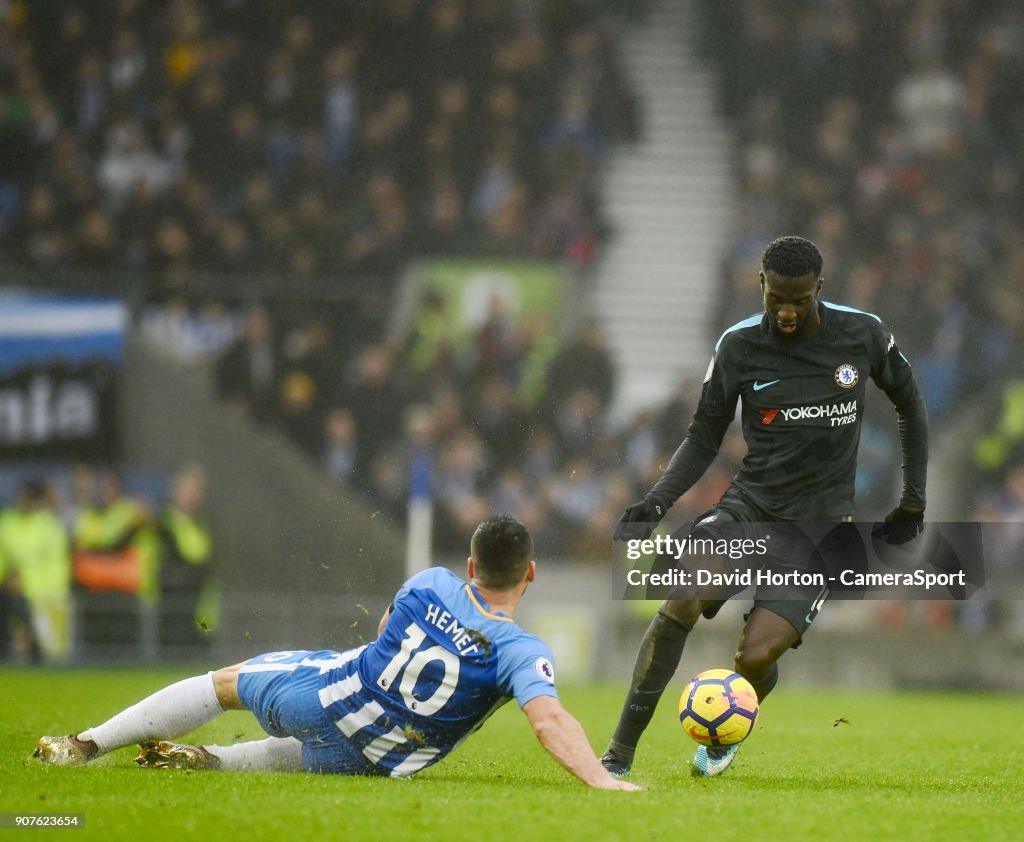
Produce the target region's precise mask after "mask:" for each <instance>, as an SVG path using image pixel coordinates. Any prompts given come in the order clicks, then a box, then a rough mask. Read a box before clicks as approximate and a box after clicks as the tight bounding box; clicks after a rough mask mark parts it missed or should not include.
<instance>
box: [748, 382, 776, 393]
mask: <svg viewBox="0 0 1024 842" xmlns="http://www.w3.org/2000/svg"><path fill="white" fill-rule="evenodd" d="M779 382H780V381H779V380H769V381H768V382H767V383H758V382H757V381H756V380H755V381H754V391H755V392H760V391H761V390H762V389H767V388H768V387H769V386H774V385H775V384H776V383H779Z"/></svg>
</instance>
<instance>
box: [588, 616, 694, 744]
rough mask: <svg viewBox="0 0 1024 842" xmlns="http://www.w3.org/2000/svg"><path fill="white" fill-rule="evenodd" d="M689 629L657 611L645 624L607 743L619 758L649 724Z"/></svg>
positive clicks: (675, 666) (680, 654) (672, 674)
mask: <svg viewBox="0 0 1024 842" xmlns="http://www.w3.org/2000/svg"><path fill="white" fill-rule="evenodd" d="M690 631H691V629H690V628H688V627H686V626H684V625H682V624H681V623H678V622H676V621H675V620H673V619H672V618H670V617H666V616H665V615H664V614H660V613H659V614H658V615H657V616H656V617H655V618H654V619H653V620H652V621H651V624H650V625H649V626H648V627H647V632H646V633H645V634H644V639H643V641H642V642H641V643H640V651H639V652H637V655H636V663H635V664H634V665H633V682H632V684H631V685H630V687H629V693H628V694H627V695H626V703H625V704H624V705H623V706H622V713H621V714H619V724H618V725H617V726H616V727H615V733H614V734H613V735H612V739H611V742H610V743H609V745H608V748H609V749H610V750H611V751H613V752H614V753H615V754H616V756H618V757H619V758H621V759H623V760H627V761H631V760H632V759H633V754H634V752H635V751H636V744H637V743H638V742H639V741H640V735H641V734H643V732H644V731H645V730H646V728H647V726H648V724H650V721H651V717H653V716H654V710H655V708H656V707H657V706H658V700H659V699H661V694H662V693H664V692H665V688H666V687H667V686H668V683H669V682H670V681H671V680H672V676H674V675H675V673H676V668H677V667H678V666H679V659H680V658H681V657H682V655H683V647H684V646H685V645H686V636H687V635H688V634H689V633H690Z"/></svg>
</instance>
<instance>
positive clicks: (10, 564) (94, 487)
mask: <svg viewBox="0 0 1024 842" xmlns="http://www.w3.org/2000/svg"><path fill="white" fill-rule="evenodd" d="M3 479H4V485H6V486H9V487H11V493H10V497H11V499H9V500H6V501H5V503H7V505H6V506H5V507H3V508H0V661H5V660H9V661H14V662H21V663H34V662H38V661H41V660H47V661H52V662H61V661H66V660H68V659H69V658H71V657H76V658H79V659H81V658H88V657H89V655H90V651H89V650H90V647H92V646H94V645H97V644H102V645H109V644H113V645H116V646H121V647H130V646H133V645H136V644H137V642H138V640H139V639H140V637H141V636H142V634H141V632H140V618H141V617H142V614H143V611H142V610H141V609H142V608H143V607H144V606H145V607H149V608H150V609H152V610H151V613H152V616H153V617H154V618H155V623H154V631H155V635H154V643H155V645H156V646H158V647H160V651H163V652H165V653H167V652H174V653H175V654H177V655H179V656H180V654H181V647H187V648H190V649H193V650H194V649H195V647H197V646H201V645H202V644H204V643H205V641H206V639H207V635H208V633H209V632H210V631H212V629H213V628H214V627H215V626H216V624H217V616H218V601H217V593H216V580H215V578H214V567H213V560H214V556H213V545H212V541H211V537H210V533H209V531H208V530H207V527H206V525H205V524H204V522H203V519H202V511H201V510H202V504H203V499H204V495H205V487H206V476H205V472H204V471H203V469H202V468H201V467H200V466H198V465H195V464H191V465H186V466H184V467H183V468H181V470H179V471H178V472H177V473H175V474H174V476H172V477H170V478H169V479H168V478H164V477H159V478H156V479H155V480H153V479H152V478H150V480H149V481H148V482H146V481H142V482H140V481H138V480H137V481H136V483H135V485H136V489H135V490H133V491H128V490H126V488H125V485H124V484H123V483H122V478H121V475H120V474H119V473H118V472H116V471H113V470H95V469H93V468H91V467H89V466H85V465H79V466H77V467H76V468H75V469H74V470H72V471H65V470H53V471H50V472H48V473H46V474H45V475H41V476H39V477H32V478H27V479H26V478H25V477H24V476H20V477H18V476H16V475H15V474H7V473H5V474H4V476H3ZM94 593H95V594H103V595H104V599H103V600H102V601H101V602H99V603H97V604H96V605H93V604H92V603H90V600H89V598H88V597H89V595H90V594H94ZM152 654H155V652H154V653H152Z"/></svg>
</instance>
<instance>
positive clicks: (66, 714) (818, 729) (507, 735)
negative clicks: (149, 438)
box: [0, 670, 1024, 842]
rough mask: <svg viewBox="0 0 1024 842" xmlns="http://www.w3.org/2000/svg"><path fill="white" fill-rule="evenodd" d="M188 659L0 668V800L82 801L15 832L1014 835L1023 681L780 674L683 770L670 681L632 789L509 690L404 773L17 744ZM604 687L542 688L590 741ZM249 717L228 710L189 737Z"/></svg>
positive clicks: (614, 709)
mask: <svg viewBox="0 0 1024 842" xmlns="http://www.w3.org/2000/svg"><path fill="white" fill-rule="evenodd" d="M188 674H189V672H188V671H182V670H177V671H167V670H164V671H148V670H147V671H141V670H139V671H135V670H123V671H118V670H106V671H79V670H68V671H27V670H26V671H20V670H7V671H0V688H2V690H0V697H2V699H3V702H2V706H0V710H2V711H3V717H2V730H0V733H2V739H0V812H4V813H72V812H73V813H82V814H84V816H85V826H84V828H80V829H63V830H26V831H23V832H24V833H25V834H28V835H30V836H31V835H39V834H45V835H52V834H58V833H59V834H63V835H64V836H65V837H66V838H68V839H85V838H95V839H111V840H114V839H132V840H136V841H137V840H154V839H175V840H181V839H187V838H204V837H205V838H208V839H220V838H229V839H239V840H241V839H245V840H255V839H274V840H279V842H284V840H291V839H314V838H324V839H346V840H364V839H365V840H383V839H396V840H402V839H423V840H427V839H431V840H444V842H454V840H463V839H481V840H488V842H494V840H506V839H508V840H516V842H530V841H531V840H558V842H572V840H577V839H578V840H588V842H589V840H608V839H625V840H632V842H644V840H652V839H665V840H686V839H699V840H713V841H714V842H717V840H731V839H737V840H751V841H752V840H765V839H768V840H772V839H801V840H817V839H826V840H846V839H848V840H866V839H901V840H907V839H922V840H946V839H948V840H972V839H979V840H980V839H984V840H997V839H1018V840H1019V839H1022V838H1024V725H1022V714H1024V699H1021V698H1020V697H1014V696H1008V695H1006V696H1001V695H997V694H991V693H987V692H979V693H957V694H938V693H900V694H886V693H869V692H847V691H834V690H827V691H826V690H802V689H785V688H780V689H779V690H778V691H776V693H775V694H773V695H772V697H771V699H770V700H769V701H768V702H767V703H766V704H765V706H764V707H763V709H762V712H761V721H760V723H759V724H758V727H757V729H756V731H755V732H754V734H753V736H752V737H751V738H750V739H749V741H748V742H747V744H746V745H745V746H744V747H743V750H742V751H741V752H740V754H739V757H738V758H737V761H736V764H735V765H734V767H733V769H731V770H730V771H729V773H728V774H727V775H725V776H724V777H722V778H719V779H715V780H697V779H693V778H691V777H690V774H689V769H688V763H689V759H690V757H691V756H692V753H693V749H694V745H693V743H691V742H690V741H689V740H688V739H687V738H686V737H685V735H684V734H683V733H682V730H681V729H680V728H679V726H678V723H677V722H676V719H675V701H676V700H675V698H674V696H675V692H674V691H673V692H672V693H670V694H669V695H671V696H672V697H673V698H668V696H667V697H666V699H665V702H664V704H663V705H662V708H661V709H660V710H659V711H658V716H657V717H656V719H655V721H654V724H653V725H652V726H651V729H650V731H648V734H647V735H646V737H645V740H644V742H643V743H642V745H641V752H640V754H639V757H638V763H637V765H636V768H635V771H634V776H633V780H634V781H635V782H636V783H637V784H639V785H641V786H643V787H644V791H643V792H641V793H634V794H630V793H614V792H596V791H592V790H588V789H586V788H585V787H583V786H582V785H581V784H579V783H577V782H576V781H575V780H574V779H572V778H570V777H569V776H568V775H567V774H566V773H564V772H563V771H562V770H561V769H560V768H558V767H557V766H556V765H555V763H554V762H553V761H552V760H550V759H549V758H548V757H547V755H546V754H545V753H544V751H543V750H542V749H541V748H540V746H539V745H538V744H537V742H536V740H535V739H534V738H533V735H532V734H531V732H530V730H529V726H528V725H527V723H526V720H525V717H523V716H522V715H521V714H520V713H519V711H518V710H517V709H516V706H515V705H514V703H511V704H509V705H507V706H506V707H505V708H503V709H502V710H500V711H499V712H498V713H497V714H496V715H495V716H494V717H493V718H492V719H491V720H490V721H489V722H488V723H487V724H486V725H485V726H484V728H483V729H482V730H481V731H480V732H478V733H477V734H476V735H474V736H473V737H472V738H470V739H469V740H468V741H467V743H466V744H465V745H464V746H463V747H462V748H461V749H460V750H459V751H457V752H456V753H455V754H453V755H452V756H451V757H450V758H449V759H448V760H446V761H443V762H442V763H440V764H439V765H437V766H435V767H434V768H432V769H429V770H427V771H425V772H423V773H422V774H421V775H419V776H418V777H416V778H415V779H413V780H411V781H392V780H387V779H358V778H342V777H330V776H316V775H306V774H281V773H259V774H253V773H226V772H205V773H203V772H186V771H175V770H145V769H139V768H136V767H135V766H134V764H133V763H132V757H133V756H134V753H133V752H132V750H131V749H123V750H121V751H119V752H115V753H114V754H112V755H109V756H107V757H105V758H103V759H101V760H100V761H98V762H96V763H94V764H92V765H90V766H88V767H86V768H77V769H65V768H53V767H44V766H41V765H39V764H38V763H37V762H36V761H34V760H32V759H31V757H30V755H31V752H32V748H33V745H34V743H35V740H36V739H37V738H38V737H39V736H40V735H42V734H57V733H66V732H68V731H70V730H77V729H82V728H85V727H86V726H88V725H92V724H96V723H98V722H100V721H102V720H103V719H105V718H106V717H107V716H109V715H110V714H112V713H114V712H116V711H117V710H119V709H120V708H122V707H124V706H126V705H127V704H129V703H131V702H134V701H136V700H138V699H139V698H141V697H143V696H144V695H146V694H148V693H150V692H152V691H153V690H156V689H158V688H159V687H161V686H163V685H164V684H167V683H169V682H171V681H174V680H177V679H178V678H182V677H186V676H187V675H188ZM679 689H681V683H680V688H679ZM623 690H624V688H623V687H622V686H618V685H611V686H609V685H602V686H588V687H582V686H577V687H566V688H564V689H563V690H562V693H561V695H562V699H563V701H564V703H565V704H566V707H568V708H569V709H570V710H571V711H572V712H573V713H574V714H576V716H577V717H578V718H579V719H580V720H581V722H582V723H583V725H584V727H585V728H586V729H587V732H588V734H589V735H590V737H591V739H592V741H593V743H594V745H595V747H597V748H600V747H603V745H604V742H605V740H606V739H607V737H608V735H609V733H610V730H611V728H612V726H613V725H614V721H615V717H616V715H617V713H618V708H619V704H620V703H621V698H622V692H623ZM261 734H262V732H261V731H260V730H259V728H258V726H257V725H256V724H255V720H253V719H252V717H251V716H249V715H248V714H245V713H231V714H226V715H225V716H223V717H221V718H220V719H218V720H217V721H215V722H213V723H211V724H210V725H207V726H206V727H205V728H203V729H202V730H201V731H200V732H198V739H199V740H206V741H208V742H214V741H220V742H224V741H231V740H234V739H249V738H259V737H260V736H261ZM12 838H22V837H21V836H20V835H16V834H15V835H12Z"/></svg>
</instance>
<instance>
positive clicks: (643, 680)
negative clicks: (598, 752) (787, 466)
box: [601, 498, 755, 775]
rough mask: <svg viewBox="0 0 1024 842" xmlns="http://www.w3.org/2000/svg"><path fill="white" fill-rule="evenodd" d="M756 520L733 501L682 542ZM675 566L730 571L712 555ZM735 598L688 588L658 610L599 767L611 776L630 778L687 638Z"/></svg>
mask: <svg viewBox="0 0 1024 842" xmlns="http://www.w3.org/2000/svg"><path fill="white" fill-rule="evenodd" d="M723 499H724V498H723ZM734 508H735V510H734ZM754 519H755V515H754V514H752V513H749V512H746V511H745V510H744V509H743V507H742V504H739V505H737V504H736V503H735V501H731V502H730V504H729V505H728V506H722V505H718V506H716V507H715V508H713V509H711V510H710V511H708V512H705V513H704V514H703V515H701V516H700V517H698V518H697V520H696V521H695V523H694V526H693V530H692V531H691V532H689V534H686V533H683V534H682V537H688V538H694V539H703V538H711V539H712V540H713V539H715V538H716V537H720V536H721V535H722V534H730V535H731V534H733V530H735V529H736V528H737V527H738V524H739V523H740V522H744V521H748V520H754ZM723 531H724V532H723ZM676 537H677V535H673V538H676ZM677 563H678V565H679V566H680V567H683V568H687V567H690V568H692V569H697V568H702V569H705V570H708V569H716V568H720V569H721V571H722V572H724V571H726V570H727V559H725V558H724V557H721V558H720V557H716V556H713V555H712V556H707V555H701V554H697V555H694V556H687V557H684V558H682V559H678V560H677ZM694 565H696V567H694ZM734 592H735V591H729V590H728V589H725V590H724V591H723V590H716V591H712V590H710V589H708V588H697V587H690V588H687V589H685V590H684V591H677V594H678V595H679V597H680V598H677V599H668V600H666V601H665V602H664V603H663V604H662V606H661V608H659V609H658V613H657V615H656V616H655V618H654V619H653V620H652V621H651V624H650V626H648V627H647V631H646V632H645V634H644V637H643V640H642V641H641V643H640V650H639V651H638V652H637V656H636V661H635V662H634V665H633V676H632V680H631V682H630V686H629V691H628V692H627V694H626V700H625V702H624V704H623V706H622V712H621V713H620V714H619V722H618V724H617V725H616V726H615V732H614V733H613V734H612V738H611V740H610V741H609V743H608V749H607V750H606V751H605V753H604V754H603V755H602V756H601V762H602V763H603V764H604V767H605V768H606V769H607V770H608V771H609V772H610V773H611V774H613V775H626V774H627V773H628V772H629V769H630V767H631V766H632V763H633V756H634V755H635V754H636V747H637V744H638V743H639V742H640V737H641V735H642V734H643V733H644V731H645V730H647V726H648V725H649V724H650V722H651V719H652V718H653V717H654V711H655V709H656V708H657V705H658V702H659V701H660V700H661V697H662V695H663V694H664V692H665V688H666V687H668V684H669V682H670V681H671V680H672V677H673V676H674V675H675V673H676V669H677V668H678V667H679V661H680V660H681V659H682V656H683V649H684V648H685V646H686V638H687V636H688V635H689V634H690V632H691V631H693V627H694V625H695V624H696V622H697V620H699V619H700V617H701V616H702V615H703V616H705V617H707V618H708V619H710V618H712V617H714V616H715V614H717V613H718V609H719V608H721V606H722V604H723V603H724V602H725V601H726V600H727V599H728V598H729V596H730V595H731V593H734Z"/></svg>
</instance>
